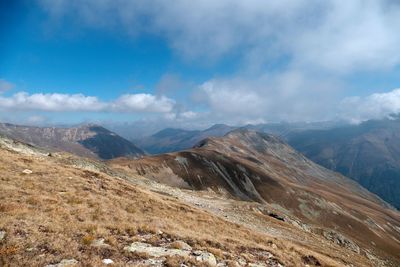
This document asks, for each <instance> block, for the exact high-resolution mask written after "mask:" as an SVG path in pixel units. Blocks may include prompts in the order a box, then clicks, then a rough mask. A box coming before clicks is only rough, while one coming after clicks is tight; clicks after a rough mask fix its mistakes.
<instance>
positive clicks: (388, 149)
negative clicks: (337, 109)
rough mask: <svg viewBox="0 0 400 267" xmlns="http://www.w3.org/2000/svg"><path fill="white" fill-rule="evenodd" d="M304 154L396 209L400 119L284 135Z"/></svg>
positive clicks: (399, 184) (398, 201)
mask: <svg viewBox="0 0 400 267" xmlns="http://www.w3.org/2000/svg"><path fill="white" fill-rule="evenodd" d="M288 140H289V143H290V144H291V145H292V146H293V147H295V148H296V149H297V150H299V151H300V152H302V153H303V154H304V155H305V156H307V157H308V158H310V159H311V160H313V161H314V162H317V163H318V164H321V165H322V166H325V167H326V168H328V169H332V170H334V171H338V172H340V173H342V174H343V175H345V176H348V177H350V178H352V179H354V180H356V181H357V182H359V183H360V184H361V185H363V186H364V187H365V188H367V189H368V190H370V191H371V192H373V193H375V194H377V195H379V196H380V197H381V198H382V199H384V200H386V201H387V202H389V203H391V204H392V205H394V206H395V207H397V208H400V194H399V192H400V120H399V119H390V120H389V119H387V120H376V121H367V122H364V123H361V124H359V125H352V126H346V127H340V128H333V129H330V130H319V131H305V132H302V133H297V134H292V135H290V136H288Z"/></svg>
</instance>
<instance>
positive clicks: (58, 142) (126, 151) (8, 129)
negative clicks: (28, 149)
mask: <svg viewBox="0 0 400 267" xmlns="http://www.w3.org/2000/svg"><path fill="white" fill-rule="evenodd" d="M0 134H3V135H5V136H8V137H10V138H13V139H15V140H20V141H23V142H25V143H29V144H33V145H36V146H39V147H44V148H47V149H48V150H50V151H67V152H70V153H73V154H76V155H79V156H84V157H90V158H100V159H111V158H115V157H121V156H126V157H139V156H142V155H143V154H144V152H143V151H142V150H141V149H139V148H138V147H136V146H135V145H134V144H132V143H131V142H129V141H128V140H126V139H124V138H122V137H120V136H119V135H117V134H115V133H113V132H111V131H109V130H107V129H105V128H103V127H101V126H97V125H82V126H79V127H71V128H55V127H33V126H20V125H13V124H8V123H0Z"/></svg>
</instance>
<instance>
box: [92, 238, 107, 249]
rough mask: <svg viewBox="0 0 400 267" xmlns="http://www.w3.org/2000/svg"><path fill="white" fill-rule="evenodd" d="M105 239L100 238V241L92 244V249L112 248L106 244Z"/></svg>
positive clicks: (97, 240)
mask: <svg viewBox="0 0 400 267" xmlns="http://www.w3.org/2000/svg"><path fill="white" fill-rule="evenodd" d="M104 241H105V239H104V238H100V239H96V240H94V241H93V242H92V244H91V246H92V247H97V248H99V247H102V248H107V247H110V245H109V244H106V243H104Z"/></svg>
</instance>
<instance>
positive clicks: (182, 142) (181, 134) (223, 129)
mask: <svg viewBox="0 0 400 267" xmlns="http://www.w3.org/2000/svg"><path fill="white" fill-rule="evenodd" d="M234 128H235V127H232V126H228V125H224V124H215V125H214V126H212V127H210V128H208V129H206V130H202V131H199V130H183V129H174V128H167V129H164V130H161V131H159V132H157V133H155V134H153V135H151V136H149V137H145V138H140V139H135V140H133V142H135V144H137V145H138V146H139V147H140V148H142V149H143V150H145V151H146V152H148V153H150V154H161V153H166V152H172V151H179V150H184V149H187V148H191V147H192V146H193V145H194V144H196V143H197V142H199V141H200V140H202V139H204V138H207V137H210V136H223V135H224V134H226V133H227V132H229V131H231V130H233V129H234Z"/></svg>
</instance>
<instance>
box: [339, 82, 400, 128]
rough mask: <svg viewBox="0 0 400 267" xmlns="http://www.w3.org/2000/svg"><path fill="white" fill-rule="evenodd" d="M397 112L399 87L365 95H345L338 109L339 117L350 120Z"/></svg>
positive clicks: (380, 116) (383, 115)
mask: <svg viewBox="0 0 400 267" xmlns="http://www.w3.org/2000/svg"><path fill="white" fill-rule="evenodd" d="M397 113H400V89H394V90H392V91H390V92H386V93H375V94H371V95H369V96H366V97H358V96H355V97H347V98H345V99H344V100H343V101H342V103H341V105H340V110H339V116H340V117H341V118H343V119H347V120H349V121H352V122H361V121H365V120H368V119H381V118H384V117H388V116H390V115H392V114H397Z"/></svg>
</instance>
